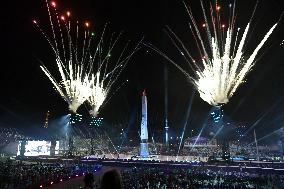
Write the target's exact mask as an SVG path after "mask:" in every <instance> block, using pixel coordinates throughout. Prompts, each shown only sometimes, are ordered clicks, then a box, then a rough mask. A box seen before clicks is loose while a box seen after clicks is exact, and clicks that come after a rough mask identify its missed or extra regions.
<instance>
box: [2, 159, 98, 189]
mask: <svg viewBox="0 0 284 189" xmlns="http://www.w3.org/2000/svg"><path fill="white" fill-rule="evenodd" d="M97 169H100V167H99V166H98V165H90V164H83V163H79V164H77V163H76V164H75V163H64V164H60V163H22V162H20V161H18V162H16V161H6V162H0V188H1V189H22V188H23V189H24V188H40V186H48V185H51V184H53V183H58V182H61V181H64V180H68V179H70V178H73V177H76V176H81V175H83V174H84V173H86V172H94V171H95V170H97Z"/></svg>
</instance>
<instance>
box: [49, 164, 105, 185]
mask: <svg viewBox="0 0 284 189" xmlns="http://www.w3.org/2000/svg"><path fill="white" fill-rule="evenodd" d="M106 169H108V167H103V168H102V169H101V170H100V171H98V172H96V173H95V174H94V175H95V180H96V183H99V180H100V176H101V175H102V173H103V172H104V171H105V170H106ZM83 179H84V177H83V176H81V177H77V178H74V179H71V180H68V181H65V182H62V183H59V184H56V185H53V186H49V187H47V188H45V189H79V188H80V187H83V186H84V182H83Z"/></svg>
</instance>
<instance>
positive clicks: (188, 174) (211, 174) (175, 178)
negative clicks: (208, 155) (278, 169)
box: [122, 168, 283, 189]
mask: <svg viewBox="0 0 284 189" xmlns="http://www.w3.org/2000/svg"><path fill="white" fill-rule="evenodd" d="M122 179H123V186H124V188H127V189H185V188H188V189H189V188H208V189H210V188H212V189H213V188H218V189H219V188H220V189H223V188H224V189H225V188H228V189H233V188H274V187H275V186H276V185H277V184H281V182H282V181H283V178H280V177H279V176H277V175H266V176H264V175H253V174H248V173H240V172H229V173H228V172H222V171H219V172H215V171H212V170H210V169H206V170H198V169H161V168H149V169H145V168H134V169H125V170H123V171H122Z"/></svg>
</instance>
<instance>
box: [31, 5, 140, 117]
mask: <svg viewBox="0 0 284 189" xmlns="http://www.w3.org/2000/svg"><path fill="white" fill-rule="evenodd" d="M46 5H47V10H48V15H49V21H50V26H51V34H50V35H49V34H48V32H45V31H44V30H43V29H42V28H41V27H40V25H39V23H38V22H37V21H36V20H33V23H34V24H35V26H36V27H37V28H38V29H39V31H40V32H41V33H42V35H43V36H44V38H45V39H46V40H47V41H48V43H49V45H50V46H51V48H52V50H53V52H54V55H55V62H56V65H57V69H58V72H59V74H60V79H59V80H58V79H56V78H55V76H54V75H55V74H52V73H51V72H50V71H49V69H47V67H46V66H44V65H42V66H41V69H42V71H43V72H44V74H45V75H46V76H47V77H48V79H49V80H50V82H51V83H52V84H53V86H54V89H55V90H56V91H57V92H58V93H59V94H60V96H61V97H62V98H63V99H64V100H65V101H66V102H67V103H68V105H69V110H70V111H72V112H74V113H76V111H77V109H78V107H79V106H80V105H82V104H83V103H84V102H85V101H86V100H88V102H89V104H90V105H91V107H92V110H91V111H90V112H91V114H92V115H97V113H98V110H99V108H100V107H101V106H102V105H103V103H104V101H105V99H106V98H107V95H108V93H109V92H110V88H111V87H112V85H113V83H114V82H115V81H116V80H117V78H118V76H119V75H120V73H121V72H122V70H123V69H124V67H125V66H126V64H127V62H128V61H129V59H130V57H131V56H132V55H133V54H134V52H136V51H137V50H138V45H137V46H136V47H135V48H134V50H133V51H132V52H131V53H129V54H127V55H126V53H125V50H126V49H127V46H128V43H127V45H126V46H125V47H124V48H123V50H122V51H121V52H120V53H121V54H120V56H119V58H118V60H117V62H116V63H115V66H113V65H111V64H109V62H110V58H111V52H112V50H113V49H114V47H115V46H116V44H117V42H118V40H119V38H120V36H121V33H120V34H118V35H115V34H113V35H112V37H111V39H110V42H109V43H108V46H106V45H105V44H104V33H105V29H106V27H105V28H104V30H103V32H102V35H101V37H100V38H97V39H98V41H96V40H95V39H94V36H95V33H94V32H91V31H90V23H89V22H85V23H84V28H83V29H82V28H81V27H79V25H80V24H79V22H78V21H77V22H76V26H75V27H72V26H73V22H71V19H70V17H71V13H70V12H69V11H67V12H65V13H64V14H60V13H59V12H58V11H57V8H56V7H57V5H56V3H55V2H51V3H49V2H48V1H47V0H46ZM105 47H106V48H105Z"/></svg>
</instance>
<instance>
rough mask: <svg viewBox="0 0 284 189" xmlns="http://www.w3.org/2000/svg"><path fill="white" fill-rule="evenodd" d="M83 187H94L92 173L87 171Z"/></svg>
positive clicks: (89, 188)
mask: <svg viewBox="0 0 284 189" xmlns="http://www.w3.org/2000/svg"><path fill="white" fill-rule="evenodd" d="M84 183H85V187H84V189H94V188H95V178H94V174H93V173H88V174H86V175H85V177H84Z"/></svg>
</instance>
